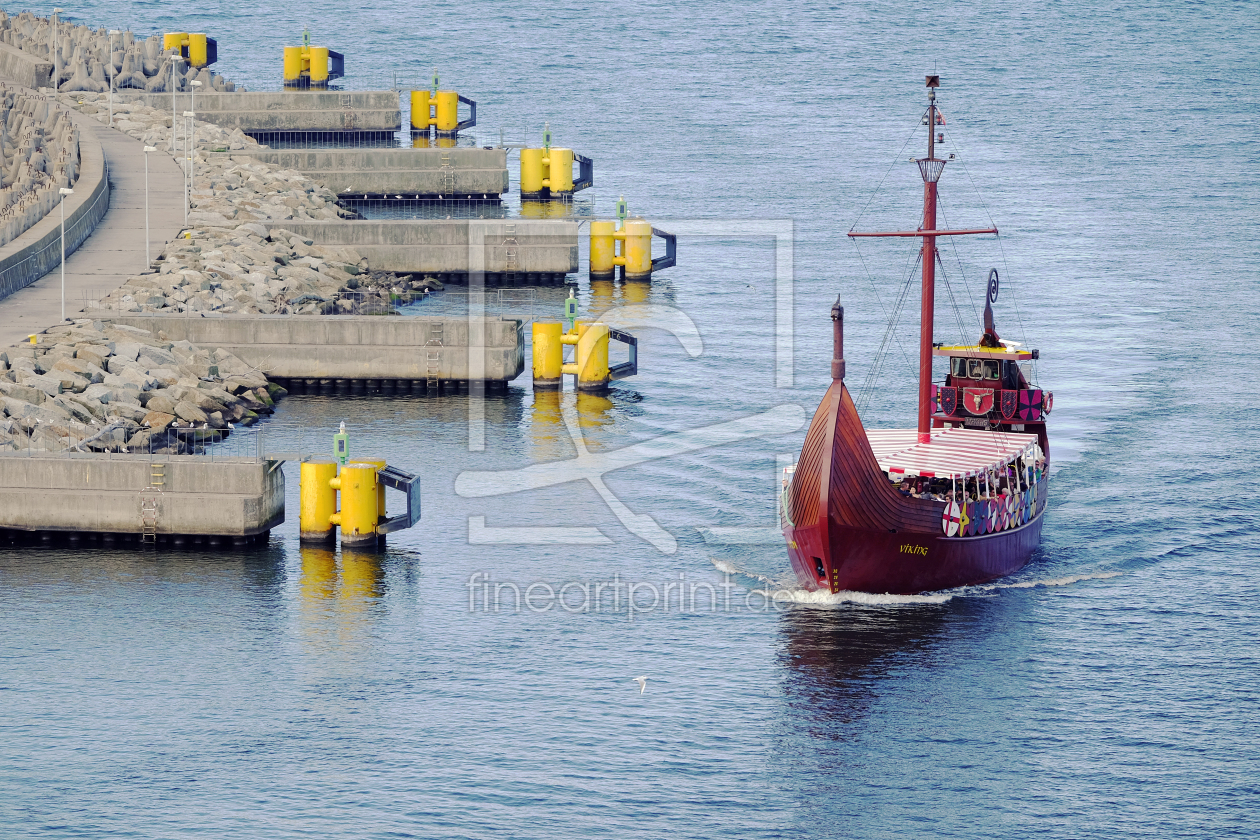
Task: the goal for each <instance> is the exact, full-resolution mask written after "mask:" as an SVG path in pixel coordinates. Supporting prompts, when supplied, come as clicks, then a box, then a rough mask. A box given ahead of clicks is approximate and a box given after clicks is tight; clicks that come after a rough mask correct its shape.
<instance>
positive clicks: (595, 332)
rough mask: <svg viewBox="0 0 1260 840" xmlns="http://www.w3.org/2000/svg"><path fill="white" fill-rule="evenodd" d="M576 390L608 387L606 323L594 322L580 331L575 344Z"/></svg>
mask: <svg viewBox="0 0 1260 840" xmlns="http://www.w3.org/2000/svg"><path fill="white" fill-rule="evenodd" d="M577 364H578V382H577V386H578V390H579V391H603V390H604V389H606V388H607V387H608V325H607V324H601V323H599V322H596V323H594V324H591V325H590V326H588V327H587V328H586V329H585V330H582V331H581V337H580V338H579V339H578V345H577Z"/></svg>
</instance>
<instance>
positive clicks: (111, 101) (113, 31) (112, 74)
mask: <svg viewBox="0 0 1260 840" xmlns="http://www.w3.org/2000/svg"><path fill="white" fill-rule="evenodd" d="M121 34H122V33H121V32H119V31H118V30H117V29H111V30H109V64H107V65H106V66H107V67H108V68H109V127H110V128H113V127H114V80H115V79H117V78H118V71H117V70H115V69H114V36H115V35H121Z"/></svg>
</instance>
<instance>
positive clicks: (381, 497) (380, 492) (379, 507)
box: [350, 458, 389, 522]
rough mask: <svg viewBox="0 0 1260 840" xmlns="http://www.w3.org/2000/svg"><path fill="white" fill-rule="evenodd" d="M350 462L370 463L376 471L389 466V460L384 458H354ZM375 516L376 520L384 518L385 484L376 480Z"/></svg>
mask: <svg viewBox="0 0 1260 840" xmlns="http://www.w3.org/2000/svg"><path fill="white" fill-rule="evenodd" d="M350 463H352V464H371V465H372V466H374V467H376V469H377V471H380V470H383V469H385V468H386V467H387V466H389V462H388V461H386V460H385V459H384V458H355V459H354V460H353V461H351V462H350ZM376 516H377V518H378V521H382V522H383V521H384V520H385V519H386V514H385V485H384V484H381V483H380V482H379V481H378V482H376Z"/></svg>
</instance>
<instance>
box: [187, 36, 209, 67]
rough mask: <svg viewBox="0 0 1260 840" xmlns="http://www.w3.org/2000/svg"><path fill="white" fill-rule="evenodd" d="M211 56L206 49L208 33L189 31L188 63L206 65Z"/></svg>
mask: <svg viewBox="0 0 1260 840" xmlns="http://www.w3.org/2000/svg"><path fill="white" fill-rule="evenodd" d="M209 57H210V56H209V54H208V50H207V49H206V33H204V32H189V33H188V63H189V64H191V65H192V66H193V67H205V66H206V59H208V58H209Z"/></svg>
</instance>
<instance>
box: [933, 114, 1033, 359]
mask: <svg viewBox="0 0 1260 840" xmlns="http://www.w3.org/2000/svg"><path fill="white" fill-rule="evenodd" d="M949 143H950V146H951V147H952V148H953V149H954V152H955V156H954V159H955V161H956V162H957V163H958V164H959V165H960V166H962V170H963V173H964V174H966V176H967V180H968V181H970V182H971V188H972V189H973V190H975V193H976V198H977V199H979V201H980V206H981V207H982V208H983V209H984V215H985V216H987V217H988V219H989V226H990V227H992V228H993V229H995V230H996V229H997V222H995V221H993V214H992V213H990V212H989V205H988V204H986V203H985V201H984V195H982V194H981V192H980V187H979V185H978V184H976V179H975V178H973V177H972V176H971V170H970V169H968V168H967V164H966V162H965V161H964V160H963V158H962V155H961V153H959V151H958V146H957V145H955V143H954V137H953V135H952V134H951V135H950V137H949ZM997 242H998V251H999V253H1000V254H1001V255H1002V270H1003V271H1004V272H1005V276H1006V277H1007V278H1010V277H1011V267H1010V265H1009V264H1008V263H1007V261H1006V248H1005V247H1003V245H1002V234H1001V233H999V234H997ZM955 250H957V246H955ZM1006 282H1007V283H1008V284H1010V285H1009V286H1008V288H1009V289H1010V294H1011V302H1012V303H1014V304H1015V321H1016V323H1017V324H1019V340H1020V341H1021V342H1023V343H1024V345H1025V346H1027V342H1028V331H1027V330H1026V329H1025V328H1024V315H1023V313H1022V312H1021V311H1020V308H1019V296H1018V295H1017V294H1015V284H1014V283H1011V282H1010V280H1009V279H1008V280H1007V281H1006ZM1032 368H1033V379H1034V380H1036V378H1037V360H1036V359H1034V360H1033V361H1032ZM1029 384H1032V383H1029Z"/></svg>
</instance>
